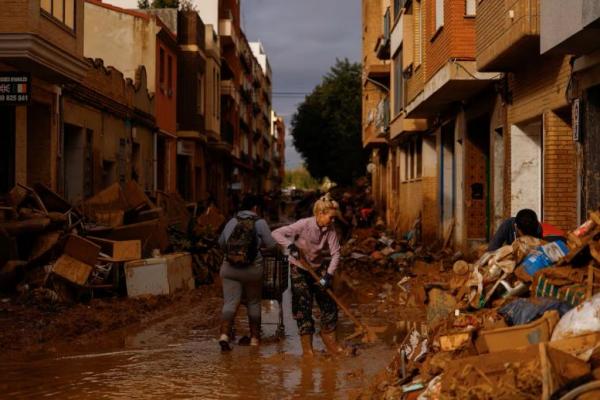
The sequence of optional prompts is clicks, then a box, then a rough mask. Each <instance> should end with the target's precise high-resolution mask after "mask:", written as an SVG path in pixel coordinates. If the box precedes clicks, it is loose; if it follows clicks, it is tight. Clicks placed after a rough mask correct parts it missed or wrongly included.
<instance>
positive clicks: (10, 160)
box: [0, 106, 16, 193]
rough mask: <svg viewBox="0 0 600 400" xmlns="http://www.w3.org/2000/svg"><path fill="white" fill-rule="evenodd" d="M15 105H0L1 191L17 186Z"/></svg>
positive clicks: (7, 190) (6, 191) (5, 191)
mask: <svg viewBox="0 0 600 400" xmlns="http://www.w3.org/2000/svg"><path fill="white" fill-rule="evenodd" d="M15 128H16V124H15V107H13V106H0V193H8V192H9V191H10V190H11V189H12V188H13V186H15V153H16V152H15V139H16V138H15V135H16V132H15Z"/></svg>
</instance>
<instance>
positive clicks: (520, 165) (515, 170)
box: [510, 118, 543, 220]
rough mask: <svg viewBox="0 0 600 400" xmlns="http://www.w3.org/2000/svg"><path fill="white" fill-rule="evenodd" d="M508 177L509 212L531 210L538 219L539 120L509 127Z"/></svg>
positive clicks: (540, 176) (540, 185) (540, 181)
mask: <svg viewBox="0 0 600 400" xmlns="http://www.w3.org/2000/svg"><path fill="white" fill-rule="evenodd" d="M510 148H511V157H510V164H511V165H510V177H511V194H510V207H511V215H516V214H517V212H518V211H519V210H521V209H523V208H529V209H532V210H533V211H535V212H536V213H537V215H538V218H539V219H540V220H541V219H542V218H543V215H542V193H543V173H542V171H543V135H542V121H541V118H538V119H536V120H534V121H531V122H529V123H524V124H519V125H512V127H511V146H510Z"/></svg>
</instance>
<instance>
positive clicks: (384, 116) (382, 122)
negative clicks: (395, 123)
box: [375, 97, 390, 137]
mask: <svg viewBox="0 0 600 400" xmlns="http://www.w3.org/2000/svg"><path fill="white" fill-rule="evenodd" d="M375 126H376V133H377V136H380V137H382V136H386V135H387V133H388V132H389V128H390V99H389V97H386V98H384V99H382V100H381V101H380V102H379V104H378V105H377V112H376V114H375Z"/></svg>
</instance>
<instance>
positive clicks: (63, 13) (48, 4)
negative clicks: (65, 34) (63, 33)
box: [40, 0, 75, 30]
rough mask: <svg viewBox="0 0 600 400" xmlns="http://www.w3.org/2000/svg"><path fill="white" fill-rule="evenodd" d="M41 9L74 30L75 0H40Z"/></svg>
mask: <svg viewBox="0 0 600 400" xmlns="http://www.w3.org/2000/svg"><path fill="white" fill-rule="evenodd" d="M40 8H41V9H42V11H44V12H45V13H47V14H48V15H50V16H52V18H54V19H55V20H57V21H59V22H60V23H62V24H64V25H66V26H67V27H68V28H69V29H71V30H75V0H41V1H40Z"/></svg>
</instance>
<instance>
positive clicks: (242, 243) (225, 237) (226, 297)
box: [219, 195, 277, 351]
mask: <svg viewBox="0 0 600 400" xmlns="http://www.w3.org/2000/svg"><path fill="white" fill-rule="evenodd" d="M259 202H260V200H259V198H258V197H256V196H254V195H247V196H246V197H245V198H244V199H243V200H242V205H241V211H240V212H238V213H237V214H236V215H235V216H234V217H233V218H231V219H230V220H229V222H227V224H226V225H225V228H224V229H223V232H222V233H221V236H220V237H219V245H220V246H221V248H223V250H224V251H225V258H224V260H223V263H222V265H221V272H220V275H221V279H222V281H223V312H222V316H221V329H220V337H219V345H220V346H221V350H222V351H230V350H231V347H230V345H229V340H230V335H231V331H232V327H233V324H234V318H235V314H236V313H237V310H238V307H239V305H240V301H241V299H242V293H244V294H245V296H246V301H247V304H246V306H247V308H248V320H249V325H250V343H249V344H250V345H251V346H258V345H259V344H260V324H261V304H260V302H261V298H262V282H263V258H262V255H261V253H260V250H259V249H260V248H261V247H265V248H272V247H275V246H277V243H276V242H275V240H273V237H272V236H271V230H270V229H269V226H268V225H267V222H266V221H265V220H264V219H262V218H259V217H258V214H257V212H258V205H259ZM240 344H246V343H244V342H243V341H241V340H240Z"/></svg>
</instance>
